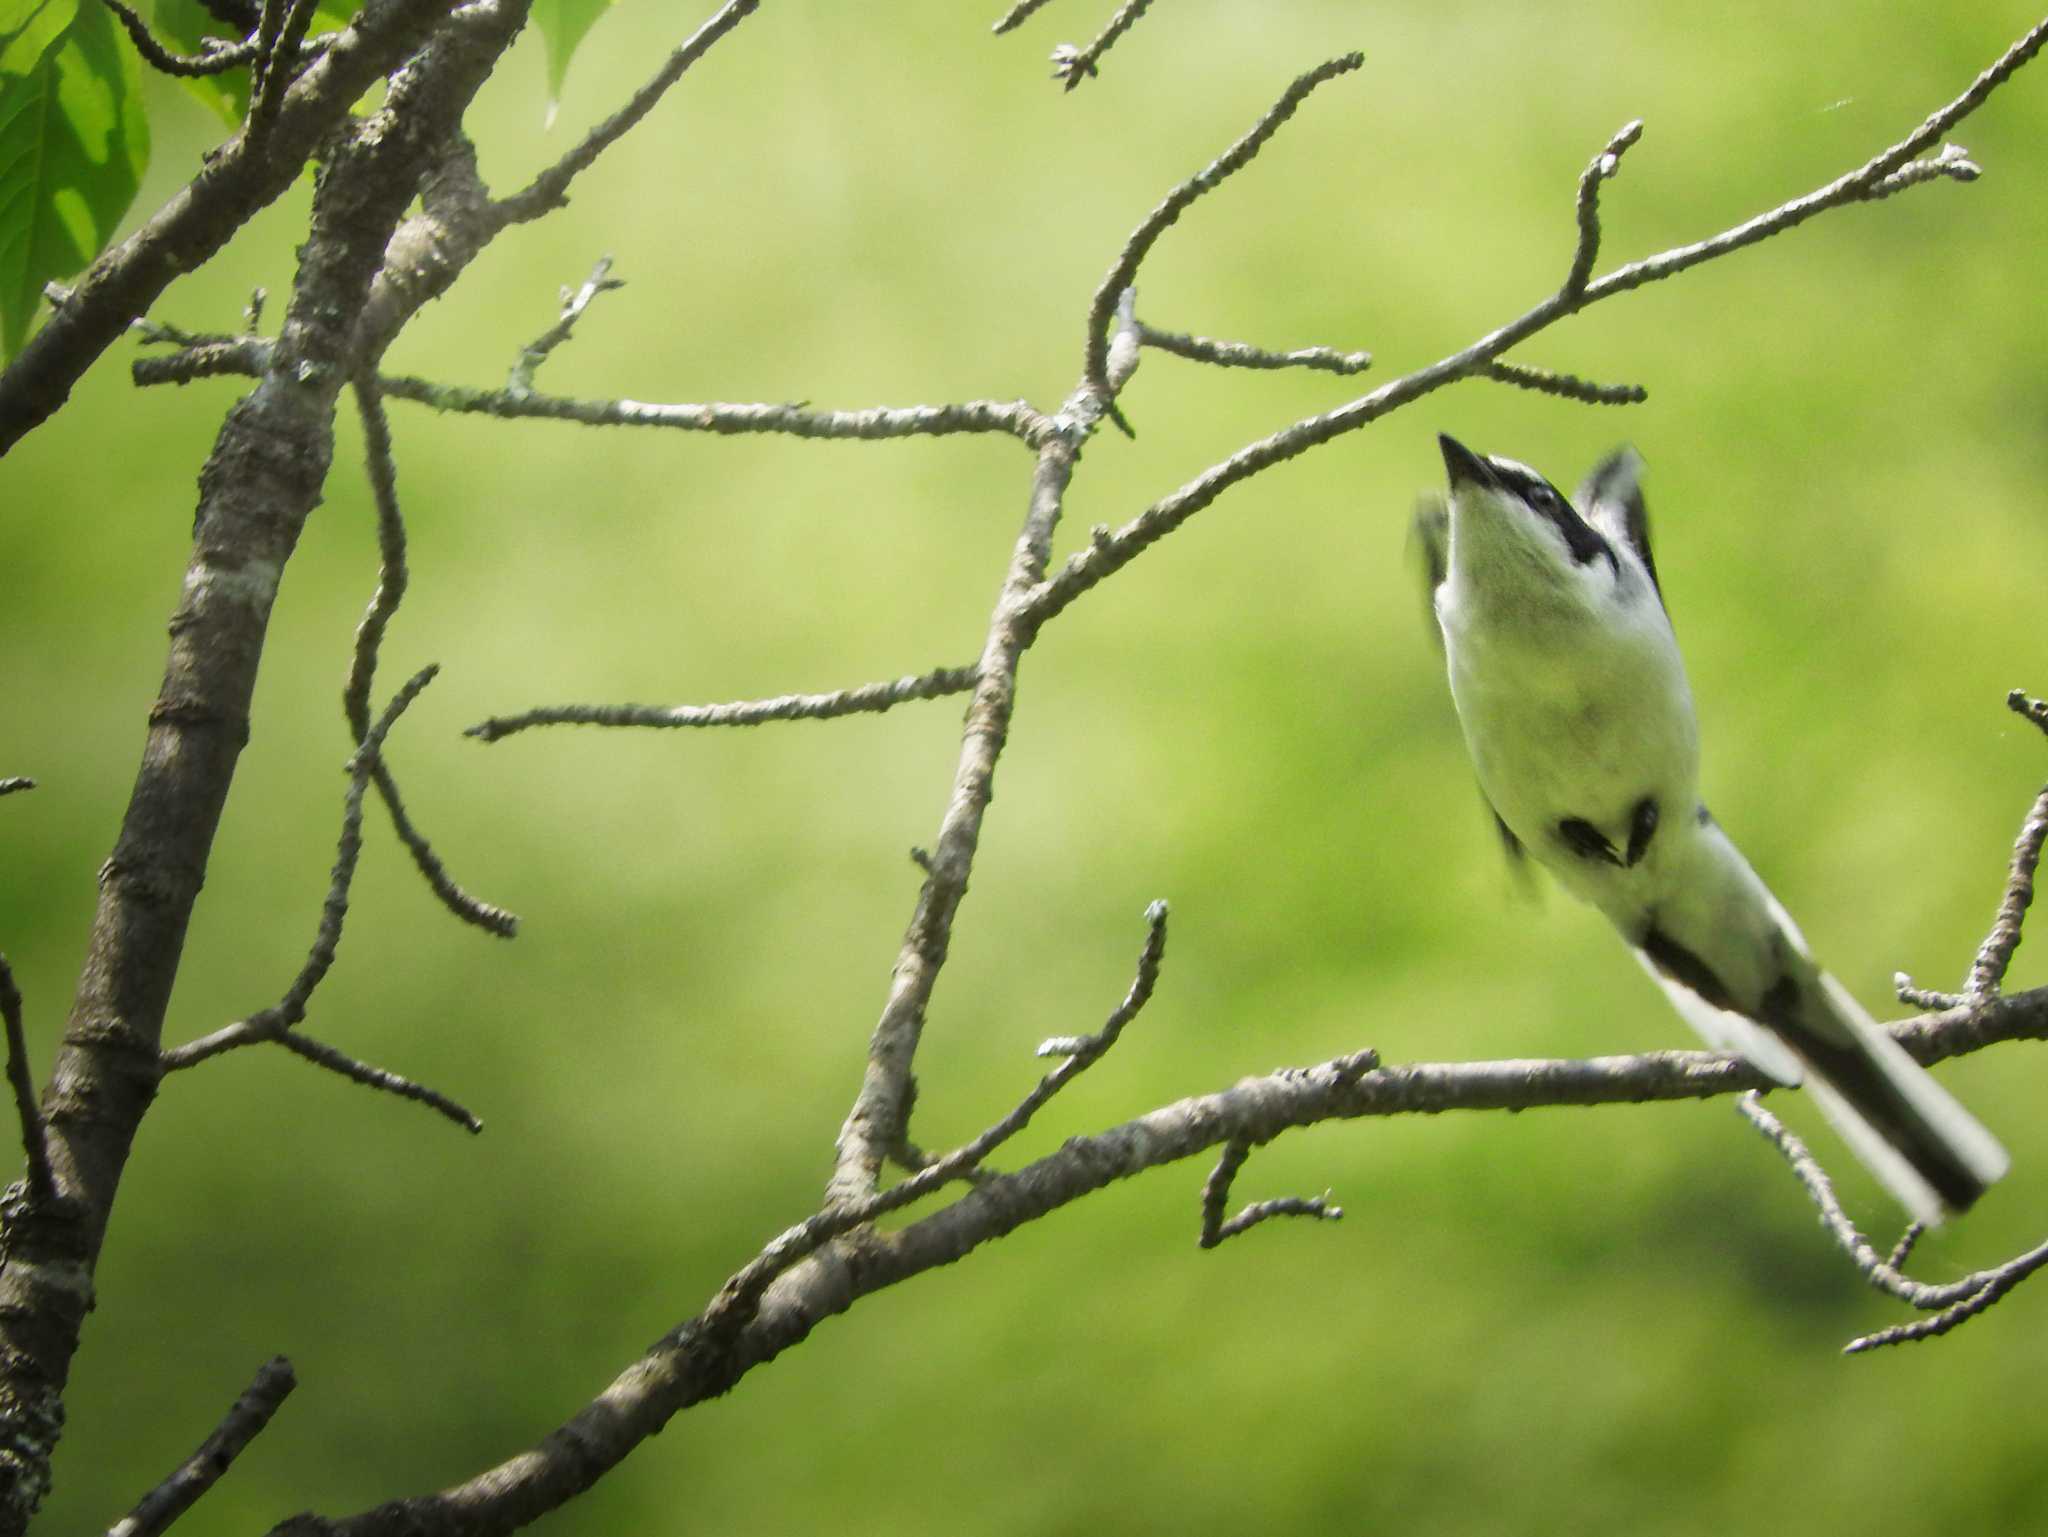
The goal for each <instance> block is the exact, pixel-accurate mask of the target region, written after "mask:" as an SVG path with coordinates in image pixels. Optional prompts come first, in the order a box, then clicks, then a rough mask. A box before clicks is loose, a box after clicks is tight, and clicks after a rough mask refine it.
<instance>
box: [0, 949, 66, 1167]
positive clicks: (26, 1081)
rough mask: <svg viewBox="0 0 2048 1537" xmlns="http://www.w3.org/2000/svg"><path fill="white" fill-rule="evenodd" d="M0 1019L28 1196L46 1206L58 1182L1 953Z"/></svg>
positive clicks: (17, 995)
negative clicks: (25, 1160)
mask: <svg viewBox="0 0 2048 1537" xmlns="http://www.w3.org/2000/svg"><path fill="white" fill-rule="evenodd" d="M0 1019H4V1020H5V1021H6V1025H7V1083H8V1086H9V1087H10V1088H12V1089H13V1090H14V1118H15V1120H16V1121H17V1122H19V1123H20V1126H21V1150H22V1152H23V1153H24V1154H25V1155H26V1156H27V1158H28V1198H29V1201H30V1203H31V1204H32V1205H36V1206H47V1205H48V1204H49V1203H50V1202H51V1201H53V1200H55V1199H56V1195H57V1182H56V1180H55V1179H53V1178H52V1177H51V1174H50V1145H49V1136H48V1133H47V1130H46V1128H45V1127H44V1125H43V1112H42V1111H41V1110H40V1109H38V1108H37V1106H36V1086H35V1079H34V1078H33V1077H32V1076H31V1075H30V1073H29V1070H28V1036H27V1034H26V1032H24V1030H23V1029H22V1024H21V989H20V988H18V987H16V986H15V985H14V968H13V967H11V966H9V965H8V964H7V957H6V956H4V955H0Z"/></svg>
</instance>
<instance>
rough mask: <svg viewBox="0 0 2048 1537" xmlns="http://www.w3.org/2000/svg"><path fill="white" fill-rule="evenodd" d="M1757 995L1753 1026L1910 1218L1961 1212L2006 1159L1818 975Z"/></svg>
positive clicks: (1838, 988)
mask: <svg viewBox="0 0 2048 1537" xmlns="http://www.w3.org/2000/svg"><path fill="white" fill-rule="evenodd" d="M1814 979H1815V981H1816V982H1817V984H1818V986H1817V988H1816V987H1811V986H1810V987H1808V988H1805V989H1800V990H1799V992H1800V993H1801V994H1802V995H1804V996H1798V997H1789V996H1785V994H1787V993H1790V992H1791V988H1790V986H1789V984H1781V986H1780V988H1779V989H1774V990H1773V992H1774V994H1776V995H1778V996H1776V997H1772V996H1767V997H1766V998H1765V1000H1764V1007H1763V1009H1762V1010H1761V1012H1762V1013H1763V1014H1764V1015H1765V1017H1764V1019H1763V1020H1761V1021H1760V1023H1762V1024H1763V1025H1764V1026H1765V1027H1766V1028H1768V1029H1769V1030H1771V1031H1772V1032H1773V1033H1775V1034H1776V1035H1777V1036H1778V1037H1779V1039H1781V1040H1783V1041H1784V1042H1785V1043H1786V1044H1787V1045H1788V1046H1790V1047H1791V1048H1792V1050H1793V1052H1794V1053H1795V1054H1796V1055H1797V1056H1798V1057H1799V1059H1800V1061H1801V1062H1802V1063H1803V1064H1804V1065H1805V1067H1806V1068H1807V1073H1806V1083H1807V1087H1808V1088H1809V1089H1811V1090H1812V1092H1813V1097H1814V1099H1815V1100H1816V1101H1818V1102H1819V1104H1820V1107H1821V1110H1822V1112H1823V1113H1824V1114H1825V1115H1826V1116H1827V1118H1828V1120H1829V1121H1831V1122H1832V1123H1833V1124H1834V1127H1835V1129H1836V1130H1837V1131H1838V1132H1840V1133H1841V1134H1842V1139H1843V1140H1844V1141H1845V1142H1847V1143H1848V1144H1849V1146H1850V1148H1851V1149H1852V1150H1853V1151H1854V1152H1855V1154H1856V1156H1857V1157H1858V1158H1860V1159H1862V1160H1863V1162H1864V1164H1865V1165H1866V1166H1867V1167H1868V1168H1869V1169H1870V1171H1871V1173H1873V1174H1875V1175H1876V1176H1877V1177H1878V1179H1879V1180H1881V1181H1882V1182H1883V1184H1884V1186H1885V1188H1886V1189H1887V1190H1889V1191H1891V1193H1892V1194H1893V1195H1894V1196H1896V1197H1897V1198H1898V1199H1899V1201H1900V1203H1901V1204H1902V1205H1904V1206H1905V1208H1906V1210H1907V1211H1909V1212H1911V1213H1912V1214H1913V1216H1914V1218H1915V1219H1917V1220H1918V1221H1921V1222H1925V1223H1928V1224H1930V1225H1931V1224H1935V1223H1939V1222H1940V1221H1941V1220H1942V1218H1943V1217H1945V1216H1947V1215H1948V1214H1949V1213H1951V1212H1960V1211H1967V1210H1968V1209H1969V1208H1970V1206H1971V1205H1972V1204H1973V1203H1974V1202H1975V1201H1976V1199H1977V1197H1979V1196H1980V1195H1982V1194H1983V1193H1984V1192H1985V1190H1986V1189H1987V1188H1988V1187H1989V1186H1990V1185H1991V1184H1992V1182H1993V1181H1995V1180H1996V1179H1998V1177H1999V1176H2000V1175H2002V1174H2004V1173H2005V1171H2006V1169H2007V1168H2008V1167H2010V1166H2011V1162H2012V1160H2011V1159H2010V1158H2009V1157H2008V1156H2007V1154H2006V1151H2005V1149H2004V1148H2003V1147H2002V1146H2000V1145H1999V1142H1998V1139H1997V1138H1996V1137H1994V1136H1992V1135H1991V1133H1990V1132H1988V1131H1986V1130H1985V1129H1984V1127H1983V1125H1982V1123H1981V1122H1979V1121H1978V1120H1977V1118H1976V1117H1975V1116H1973V1115H1971V1114H1970V1112H1969V1111H1967V1110H1965V1109H1964V1108H1963V1107H1962V1104H1961V1103H1960V1102H1959V1101H1958V1100H1957V1099H1956V1097H1955V1096H1954V1095H1953V1094H1951V1093H1949V1092H1948V1090H1946V1089H1944V1088H1943V1087H1942V1086H1941V1085H1940V1084H1939V1083H1937V1082H1936V1081H1935V1080H1934V1077H1933V1076H1932V1075H1931V1074H1930V1073H1929V1072H1928V1071H1927V1069H1925V1068H1924V1067H1922V1066H1921V1065H1920V1064H1919V1063H1917V1062H1915V1061H1914V1060H1913V1059H1912V1058H1911V1057H1910V1056H1908V1055H1907V1054H1906V1049H1905V1048H1904V1047H1903V1046H1901V1045H1900V1044H1899V1043H1898V1042H1897V1041H1896V1040H1895V1039H1893V1037H1892V1035H1891V1034H1890V1032H1888V1031H1887V1030H1885V1029H1884V1027H1883V1026H1881V1025H1879V1024H1878V1023H1877V1022H1876V1021H1875V1020H1873V1019H1872V1018H1871V1017H1870V1016H1869V1014H1867V1013H1865V1012H1864V1009H1863V1006H1862V1005H1861V1004H1859V1003H1858V1002H1857V1001H1856V1000H1855V999H1854V998H1852V997H1851V996H1850V995H1849V991H1848V989H1846V988H1845V987H1843V986H1842V984H1841V983H1839V982H1837V981H1836V980H1835V979H1834V978H1833V977H1831V976H1829V975H1828V974H1827V973H1826V972H1824V971H1818V970H1817V971H1816V972H1815V973H1814Z"/></svg>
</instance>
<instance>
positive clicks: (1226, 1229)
mask: <svg viewBox="0 0 2048 1537" xmlns="http://www.w3.org/2000/svg"><path fill="white" fill-rule="evenodd" d="M1367 1055H1368V1056H1369V1055H1370V1053H1368V1054H1367ZM1372 1065H1373V1063H1371V1062H1367V1063H1366V1064H1365V1066H1366V1067H1370V1066H1372ZM1360 1071H1364V1067H1361V1069H1360ZM1251 1155H1252V1145H1251V1144H1250V1143H1249V1142H1242V1141H1240V1142H1229V1143H1225V1144H1224V1148H1223V1153H1222V1156H1221V1157H1219V1158H1218V1159H1217V1160H1216V1167H1215V1168H1213V1169H1211V1170H1210V1171H1209V1177H1208V1179H1207V1180H1205V1181H1203V1183H1202V1231H1201V1233H1200V1235H1199V1236H1198V1237H1197V1238H1196V1240H1195V1241H1196V1242H1197V1243H1198V1244H1200V1245H1201V1246H1202V1247H1203V1248H1204V1249H1213V1248H1215V1247H1216V1246H1217V1245H1218V1244H1220V1243H1224V1242H1227V1241H1228V1240H1230V1239H1232V1238H1235V1237H1237V1235H1238V1234H1240V1233H1242V1232H1245V1231H1246V1230H1248V1229H1250V1228H1254V1227H1257V1226H1258V1225H1259V1224H1260V1223H1261V1222H1264V1221H1266V1220H1267V1219H1269V1218H1272V1217H1316V1218H1319V1219H1321V1220H1323V1221H1326V1222H1335V1221H1337V1220H1339V1219H1340V1218H1341V1217H1342V1216H1343V1215H1344V1208H1343V1207H1341V1206H1338V1205H1336V1204H1335V1203H1334V1202H1332V1201H1331V1199H1330V1192H1329V1191H1327V1190H1325V1191H1324V1192H1323V1193H1322V1194H1321V1195H1319V1196H1299V1195H1283V1196H1276V1197H1275V1198H1273V1199H1272V1200H1269V1201H1254V1202H1252V1203H1251V1204H1250V1205H1249V1206H1247V1207H1245V1208H1244V1209H1243V1210H1242V1211H1240V1212H1239V1213H1238V1214H1237V1215H1236V1216H1234V1217H1232V1218H1230V1219H1229V1220H1228V1221H1226V1220H1224V1216H1223V1208H1224V1207H1225V1206H1226V1205H1228V1204H1229V1201H1230V1186H1231V1183H1232V1181H1234V1180H1235V1179H1236V1178H1237V1171H1238V1170H1239V1169H1241V1168H1243V1167H1244V1161H1245V1160H1246V1159H1247V1158H1249V1157H1251Z"/></svg>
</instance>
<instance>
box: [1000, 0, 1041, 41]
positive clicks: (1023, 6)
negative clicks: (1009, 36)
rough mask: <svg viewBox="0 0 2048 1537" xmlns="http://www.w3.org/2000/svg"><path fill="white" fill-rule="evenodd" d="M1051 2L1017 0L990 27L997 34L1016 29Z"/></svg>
mask: <svg viewBox="0 0 2048 1537" xmlns="http://www.w3.org/2000/svg"><path fill="white" fill-rule="evenodd" d="M1051 3H1052V0H1017V3H1016V4H1015V5H1013V6H1011V7H1010V8H1009V9H1008V10H1007V11H1005V12H1003V14H1002V16H1001V17H1000V18H998V19H997V21H996V24H995V25H994V26H993V27H990V28H989V30H990V31H991V32H994V33H997V34H1001V33H1004V32H1010V31H1014V30H1015V29H1016V28H1018V27H1021V26H1023V25H1024V23H1025V21H1027V20H1028V19H1029V18H1030V16H1031V14H1032V13H1033V12H1034V11H1040V10H1043V9H1044V8H1045V7H1046V6H1047V5H1049V4H1051Z"/></svg>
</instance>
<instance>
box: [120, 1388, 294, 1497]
mask: <svg viewBox="0 0 2048 1537" xmlns="http://www.w3.org/2000/svg"><path fill="white" fill-rule="evenodd" d="M298 1385H299V1379H298V1374H297V1373H296V1372H294V1371H293V1370H292V1363H291V1362H290V1361H289V1360H287V1359H286V1358H285V1357H283V1356H273V1357H271V1359H270V1360H268V1361H266V1362H264V1364H263V1365H262V1366H260V1367H258V1368H257V1370H256V1375H255V1377H254V1378H253V1379H251V1381H250V1383H249V1385H248V1386H247V1387H246V1388H244V1389H243V1390H242V1393H241V1396H240V1397H239V1398H237V1399H236V1400H235V1402H234V1406H233V1407H232V1408H230V1409H229V1410H228V1412H227V1414H226V1415H225V1416H224V1417H223V1418H222V1420H221V1422H220V1424H219V1425H218V1426H216V1427H215V1429H214V1431H213V1433H212V1434H211V1435H209V1436H208V1437H207V1438H206V1439H205V1440H204V1441H203V1442H201V1443H200V1446H199V1449H198V1450H197V1451H195V1452H194V1453H193V1454H192V1455H191V1456H190V1457H187V1458H186V1459H185V1461H184V1462H183V1463H181V1464H180V1465H179V1466H178V1468H177V1469H176V1470H175V1471H174V1472H173V1473H172V1474H171V1476H170V1477H168V1478H166V1479H165V1480H164V1481H163V1482H162V1483H160V1484H158V1485H157V1486H156V1487H155V1488H154V1489H152V1490H150V1491H149V1493H148V1494H146V1495H144V1496H143V1497H142V1499H141V1500H140V1501H139V1502H138V1503H137V1504H136V1506H135V1508H134V1509H133V1510H132V1511H130V1512H129V1513H128V1514H127V1515H126V1516H124V1517H122V1519H121V1520H119V1521H117V1522H115V1523H114V1525H113V1527H112V1528H111V1529H110V1530H109V1531H108V1533H107V1537H157V1534H158V1533H160V1532H162V1531H163V1530H164V1529H165V1528H166V1527H168V1526H169V1525H170V1524H171V1523H172V1522H173V1521H175V1520H177V1519H178V1517H180V1516H181V1515H183V1514H184V1513H185V1512H186V1511H187V1510H189V1509H191V1508H192V1506H193V1505H194V1504H195V1503H196V1502H197V1501H198V1499H199V1497H200V1496H201V1495H203V1494H205V1493H206V1492H207V1491H208V1490H209V1489H211V1488H212V1487H213V1486H214V1485H215V1484H216V1483H217V1482H219V1480H220V1477H221V1475H222V1474H223V1473H225V1472H227V1470H228V1469H229V1468H230V1467H231V1466H232V1465H233V1464H234V1461H235V1459H236V1458H237V1457H239V1456H241V1455H242V1453H243V1452H244V1451H245V1450H247V1448H248V1446H249V1443H250V1442H251V1441H253V1440H255V1439H256V1437H257V1436H258V1435H260V1434H262V1432H263V1430H264V1429H265V1427H267V1426H268V1425H269V1424H270V1422H271V1420H272V1419H273V1418H274V1417H275V1416H276V1414H277V1411H278V1410H279V1409H280V1408H282V1407H283V1405H284V1401H285V1400H286V1399H287V1398H289V1397H290V1396H291V1395H292V1391H293V1389H295V1388H296V1387H298Z"/></svg>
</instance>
